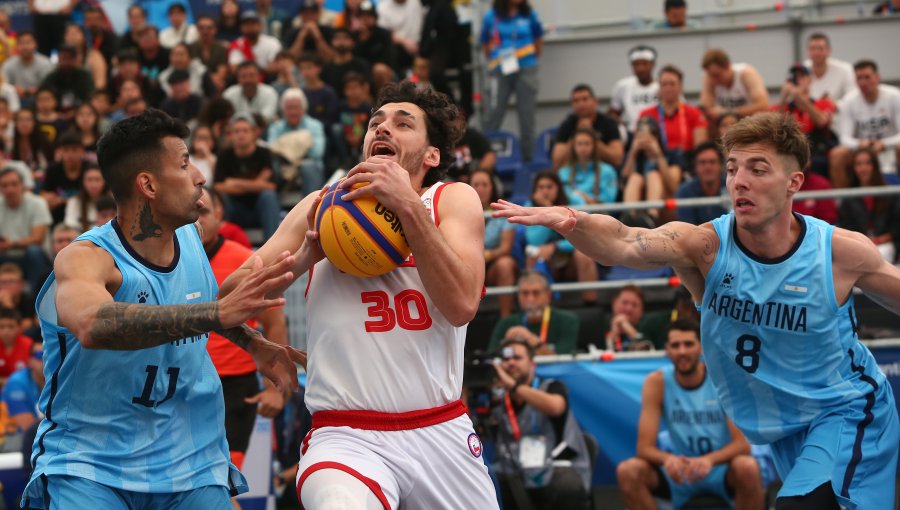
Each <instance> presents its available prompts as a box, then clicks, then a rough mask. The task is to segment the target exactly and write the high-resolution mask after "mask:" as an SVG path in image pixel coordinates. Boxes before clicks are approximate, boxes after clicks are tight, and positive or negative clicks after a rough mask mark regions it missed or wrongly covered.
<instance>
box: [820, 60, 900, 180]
mask: <svg viewBox="0 0 900 510" xmlns="http://www.w3.org/2000/svg"><path fill="white" fill-rule="evenodd" d="M853 69H854V71H855V72H856V85H857V87H858V88H857V89H856V90H854V91H852V92H850V93H849V94H847V95H846V96H845V97H844V99H843V100H842V101H841V104H840V105H839V106H838V111H840V115H839V116H838V136H839V138H840V145H839V146H838V147H835V148H834V149H832V150H831V153H830V154H829V173H830V175H831V184H832V185H833V186H834V187H835V188H843V187H845V186H846V185H847V183H848V182H849V180H850V179H849V175H848V172H847V168H848V167H849V164H850V158H851V156H852V154H853V151H854V150H856V149H864V148H866V147H871V148H872V149H873V150H874V151H875V153H876V154H878V159H879V162H880V163H881V171H882V172H883V173H885V174H896V173H897V162H898V161H900V158H898V157H897V155H898V153H900V89H898V88H897V87H892V86H890V85H884V84H882V83H881V77H880V76H879V74H878V64H876V63H875V62H873V61H871V60H860V61H859V62H857V63H856V64H854V65H853Z"/></svg>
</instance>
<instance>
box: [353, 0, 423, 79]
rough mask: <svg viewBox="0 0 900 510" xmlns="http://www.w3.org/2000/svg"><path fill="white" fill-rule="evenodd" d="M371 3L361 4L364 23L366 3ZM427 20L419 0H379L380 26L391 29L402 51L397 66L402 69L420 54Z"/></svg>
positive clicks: (398, 55) (399, 53) (406, 67)
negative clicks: (423, 25)
mask: <svg viewBox="0 0 900 510" xmlns="http://www.w3.org/2000/svg"><path fill="white" fill-rule="evenodd" d="M367 3H368V4H369V5H371V3H372V2H371V1H370V0H365V1H363V3H362V4H361V5H360V17H361V21H362V22H363V24H365V23H366V19H365V17H366V4H367ZM423 21H425V11H424V10H423V9H422V2H420V1H419V0H381V1H380V2H378V26H380V27H382V28H386V29H388V30H390V31H391V34H392V37H393V41H394V44H396V45H397V47H398V48H399V50H400V51H398V52H397V66H398V68H399V70H400V71H401V73H400V74H401V75H402V74H403V73H402V71H405V70H406V69H409V68H410V66H411V65H412V61H413V58H414V57H416V56H417V55H418V54H419V40H420V39H421V38H422V22H423Z"/></svg>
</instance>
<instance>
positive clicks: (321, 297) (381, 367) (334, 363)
mask: <svg viewBox="0 0 900 510" xmlns="http://www.w3.org/2000/svg"><path fill="white" fill-rule="evenodd" d="M446 186H448V184H446V183H437V184H435V185H433V186H431V187H430V188H428V190H426V191H425V193H423V194H422V203H423V204H424V205H425V208H426V209H428V211H429V213H430V215H431V218H432V220H433V221H434V223H435V225H438V224H439V222H440V217H439V216H438V211H437V208H438V202H439V200H440V196H441V192H442V191H443V190H444V189H445V187H446ZM306 308H307V348H308V351H309V362H308V371H307V388H306V397H305V398H306V406H307V408H309V411H310V412H311V413H315V412H317V411H326V410H329V411H330V410H370V411H381V412H386V413H402V412H407V411H414V410H420V409H431V408H435V407H439V406H443V405H446V404H448V403H450V402H453V401H455V400H457V399H459V397H460V393H461V390H462V377H463V349H464V346H465V338H466V326H462V327H456V326H453V325H452V324H450V322H449V321H448V320H447V319H446V318H445V317H444V315H443V314H442V313H441V311H440V310H438V308H437V306H435V304H434V301H433V300H432V299H431V297H430V296H428V294H427V293H426V291H425V286H424V285H423V283H422V280H421V278H420V277H419V272H418V269H417V268H416V263H415V257H414V254H413V255H410V257H409V258H408V259H407V260H406V262H404V264H403V265H401V266H400V267H398V268H397V269H395V270H393V271H391V272H390V273H388V274H386V275H383V276H376V277H371V278H361V277H357V276H352V275H348V274H345V273H342V272H341V271H340V270H338V269H337V268H336V267H335V266H334V265H332V264H331V262H329V261H328V259H324V260H322V261H320V262H319V263H318V264H316V265H315V267H313V268H312V269H311V271H310V277H309V286H308V288H307V307H306Z"/></svg>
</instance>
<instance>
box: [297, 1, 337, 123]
mask: <svg viewBox="0 0 900 510" xmlns="http://www.w3.org/2000/svg"><path fill="white" fill-rule="evenodd" d="M312 1H315V0H312ZM298 65H299V67H300V76H301V77H302V78H303V82H304V86H303V93H304V94H306V100H307V102H308V103H309V110H308V111H307V113H309V115H310V116H311V117H312V118H314V119H316V120H318V121H319V122H321V123H322V125H323V126H324V127H325V132H326V133H331V128H332V126H333V125H335V124H336V123H337V121H338V109H339V108H340V100H339V99H338V95H337V92H335V90H334V89H333V88H331V86H330V85H328V84H327V83H325V82H324V81H322V65H323V64H322V59H321V58H320V57H318V56H316V55H314V54H311V53H303V54H302V55H300V57H299V59H298Z"/></svg>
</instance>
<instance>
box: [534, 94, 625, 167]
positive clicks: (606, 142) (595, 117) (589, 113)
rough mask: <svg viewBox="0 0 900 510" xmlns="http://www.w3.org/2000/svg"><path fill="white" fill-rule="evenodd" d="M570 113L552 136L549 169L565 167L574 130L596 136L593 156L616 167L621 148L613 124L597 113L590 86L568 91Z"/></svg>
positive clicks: (621, 156) (614, 123) (597, 102)
mask: <svg viewBox="0 0 900 510" xmlns="http://www.w3.org/2000/svg"><path fill="white" fill-rule="evenodd" d="M571 97H572V113H570V114H569V115H567V116H566V118H565V119H564V120H563V121H562V124H560V125H559V129H558V130H557V132H556V142H555V143H554V144H553V156H552V157H553V166H554V168H559V167H561V166H562V165H564V164H565V162H566V159H567V158H568V157H569V154H571V151H572V137H573V136H574V135H575V130H577V129H578V128H590V129H593V130H594V131H596V132H597V135H598V140H597V155H598V156H600V159H601V160H602V161H605V162H607V163H609V164H610V165H612V166H615V167H617V166H619V165H621V164H622V160H623V158H624V156H625V146H624V145H623V144H622V139H621V138H622V137H621V134H620V133H619V128H618V127H617V126H616V121H614V120H613V119H611V118H609V117H607V116H606V115H604V114H602V113H600V111H599V110H598V106H599V105H600V103H599V101H597V97H596V96H595V95H594V90H593V89H592V88H591V86H590V85H586V84H583V83H581V84H578V85H575V87H574V88H572V96H571Z"/></svg>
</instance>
